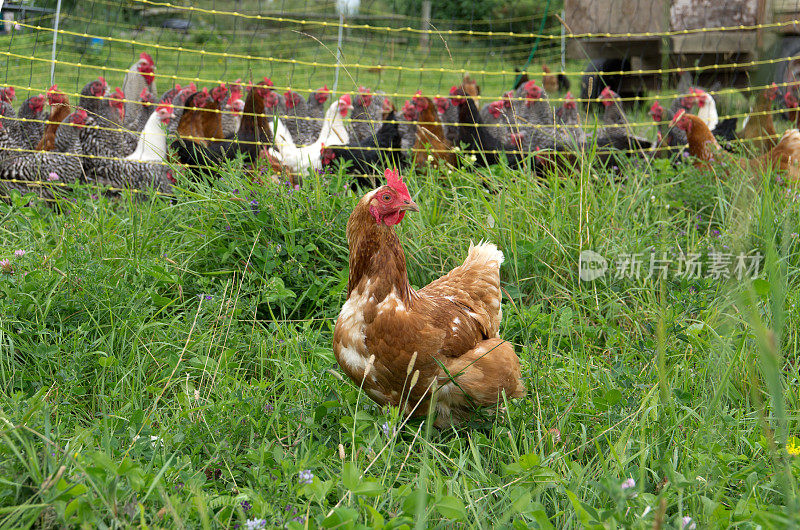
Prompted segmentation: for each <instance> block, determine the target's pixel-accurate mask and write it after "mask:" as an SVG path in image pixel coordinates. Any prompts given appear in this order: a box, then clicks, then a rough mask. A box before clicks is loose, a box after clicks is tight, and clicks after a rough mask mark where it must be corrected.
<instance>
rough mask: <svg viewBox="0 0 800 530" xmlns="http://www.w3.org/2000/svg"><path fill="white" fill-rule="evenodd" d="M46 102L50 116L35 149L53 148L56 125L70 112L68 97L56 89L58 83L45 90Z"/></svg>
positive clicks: (46, 149)
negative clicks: (48, 104) (48, 105)
mask: <svg viewBox="0 0 800 530" xmlns="http://www.w3.org/2000/svg"><path fill="white" fill-rule="evenodd" d="M47 102H48V103H50V117H49V118H47V122H45V123H46V125H45V128H44V134H43V135H42V139H41V140H39V144H38V145H37V146H36V150H37V151H52V150H53V149H55V146H56V131H57V130H58V126H59V125H61V122H62V121H64V118H66V117H67V116H69V114H70V112H72V111H71V110H70V108H69V99H67V96H66V95H65V94H64V93H62V92H59V91H58V85H53V86H51V87H50V88H49V89H48V90H47Z"/></svg>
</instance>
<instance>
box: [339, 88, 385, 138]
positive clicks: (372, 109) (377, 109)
mask: <svg viewBox="0 0 800 530" xmlns="http://www.w3.org/2000/svg"><path fill="white" fill-rule="evenodd" d="M350 97H351V100H352V101H353V112H352V113H351V114H350V124H349V126H348V132H349V133H350V141H351V142H361V141H362V140H365V139H366V138H368V137H373V138H374V137H375V134H376V133H377V132H378V129H380V127H381V125H382V123H383V116H384V115H385V114H388V113H389V112H391V111H392V108H391V101H389V100H388V99H387V98H386V96H384V95H382V94H373V93H372V91H371V90H370V89H368V88H366V87H363V86H360V87H358V92H357V93H356V94H352V95H351V96H350Z"/></svg>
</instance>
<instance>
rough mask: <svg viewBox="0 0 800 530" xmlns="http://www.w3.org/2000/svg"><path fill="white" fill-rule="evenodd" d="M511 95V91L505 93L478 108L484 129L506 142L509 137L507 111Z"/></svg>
mask: <svg viewBox="0 0 800 530" xmlns="http://www.w3.org/2000/svg"><path fill="white" fill-rule="evenodd" d="M512 95H513V92H509V93H506V94H505V95H504V96H503V98H502V99H500V100H497V101H492V102H490V103H487V104H485V105H484V106H483V107H481V110H480V116H481V121H482V122H483V124H484V126H485V127H486V131H487V132H488V133H489V134H491V135H492V136H494V137H495V138H497V139H498V140H500V141H501V142H502V143H508V142H509V141H510V137H511V132H512V131H511V121H510V119H509V111H510V110H511V97H512Z"/></svg>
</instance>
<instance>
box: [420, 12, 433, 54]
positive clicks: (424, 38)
mask: <svg viewBox="0 0 800 530" xmlns="http://www.w3.org/2000/svg"><path fill="white" fill-rule="evenodd" d="M430 26H431V0H425V1H424V2H422V25H421V26H420V29H421V30H422V31H428V29H429V28H430ZM430 37H431V35H430V33H422V34H420V36H419V47H420V49H423V48H427V47H428V43H429V42H430Z"/></svg>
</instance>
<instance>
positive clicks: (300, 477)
mask: <svg viewBox="0 0 800 530" xmlns="http://www.w3.org/2000/svg"><path fill="white" fill-rule="evenodd" d="M297 482H299V483H300V484H311V483H313V482H314V473H312V472H311V470H310V469H304V470H302V471H301V472H300V473H298V474H297Z"/></svg>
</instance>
